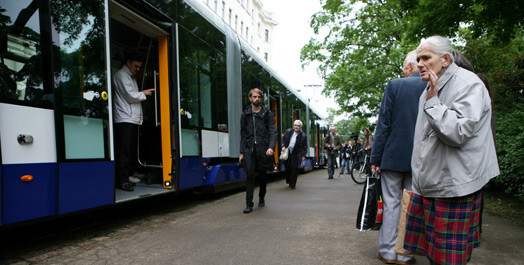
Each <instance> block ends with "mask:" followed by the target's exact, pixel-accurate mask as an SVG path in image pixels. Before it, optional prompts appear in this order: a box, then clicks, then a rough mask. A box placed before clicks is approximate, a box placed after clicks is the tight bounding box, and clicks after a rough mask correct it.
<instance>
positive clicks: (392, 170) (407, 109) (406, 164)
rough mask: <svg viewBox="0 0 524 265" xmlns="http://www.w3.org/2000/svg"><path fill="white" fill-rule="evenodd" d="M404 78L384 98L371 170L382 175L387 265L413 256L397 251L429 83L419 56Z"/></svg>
mask: <svg viewBox="0 0 524 265" xmlns="http://www.w3.org/2000/svg"><path fill="white" fill-rule="evenodd" d="M403 73H404V76H405V78H400V79H394V80H391V81H389V82H388V84H387V86H386V89H385V90H384V96H383V97H382V103H381V105H380V113H379V116H378V122H377V129H376V131H375V139H374V140H375V142H374V143H373V147H372V152H371V161H370V162H371V170H372V171H373V172H375V171H378V172H381V174H382V178H381V184H382V196H383V200H384V213H383V220H382V226H381V228H380V232H379V237H378V258H379V259H380V260H382V261H383V262H384V263H388V264H410V263H413V262H414V258H413V257H412V256H402V255H397V254H396V253H395V252H394V249H395V243H396V240H397V226H398V218H399V214H400V201H401V200H402V191H403V189H408V190H411V153H412V150H413V138H414V134H415V124H416V121H417V114H418V108H417V107H418V102H419V98H420V95H421V94H422V92H423V91H424V88H426V85H427V83H426V82H424V81H422V80H421V79H420V73H419V72H418V68H417V61H416V53H415V51H412V52H410V53H408V55H407V56H406V60H405V61H404V70H403Z"/></svg>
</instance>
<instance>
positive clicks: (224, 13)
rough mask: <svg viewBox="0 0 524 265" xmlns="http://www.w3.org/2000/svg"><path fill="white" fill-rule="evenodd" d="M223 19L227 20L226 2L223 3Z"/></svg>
mask: <svg viewBox="0 0 524 265" xmlns="http://www.w3.org/2000/svg"><path fill="white" fill-rule="evenodd" d="M222 19H223V20H226V2H224V1H222Z"/></svg>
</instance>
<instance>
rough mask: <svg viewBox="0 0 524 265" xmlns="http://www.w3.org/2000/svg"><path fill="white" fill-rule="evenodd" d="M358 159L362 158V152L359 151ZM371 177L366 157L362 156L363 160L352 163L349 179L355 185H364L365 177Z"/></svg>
mask: <svg viewBox="0 0 524 265" xmlns="http://www.w3.org/2000/svg"><path fill="white" fill-rule="evenodd" d="M358 153H359V154H360V155H359V157H360V158H362V153H363V150H359V151H358ZM368 175H369V176H370V175H371V164H370V163H369V159H368V155H367V154H366V155H364V159H359V160H358V161H355V163H353V166H352V167H351V178H352V179H353V181H355V183H357V184H364V182H366V177H367V176H368Z"/></svg>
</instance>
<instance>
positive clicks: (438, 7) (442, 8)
mask: <svg viewBox="0 0 524 265" xmlns="http://www.w3.org/2000/svg"><path fill="white" fill-rule="evenodd" d="M400 7H401V9H402V10H406V19H407V20H409V21H410V23H409V27H408V31H409V36H411V37H412V38H413V39H415V40H418V39H421V38H422V37H429V36H431V35H442V36H454V34H455V33H456V32H457V31H458V30H459V29H460V27H461V26H463V25H468V26H469V28H470V29H471V31H472V33H473V36H474V37H475V38H478V37H485V36H492V37H493V38H491V40H492V41H493V43H497V44H504V43H506V42H508V41H510V40H511V39H513V38H514V37H515V34H516V33H518V31H519V28H520V27H521V26H522V21H524V2H523V1H522V0H501V1H493V0H469V1H452V0H448V1H442V0H400Z"/></svg>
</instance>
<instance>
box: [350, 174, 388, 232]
mask: <svg viewBox="0 0 524 265" xmlns="http://www.w3.org/2000/svg"><path fill="white" fill-rule="evenodd" d="M383 211H384V205H383V202H382V187H381V185H380V174H373V175H368V176H367V177H366V183H365V184H364V190H363V191H362V197H361V198H360V205H359V207H358V214H357V226H356V227H357V229H358V230H359V231H367V230H379V229H380V226H381V225H382V213H383Z"/></svg>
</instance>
